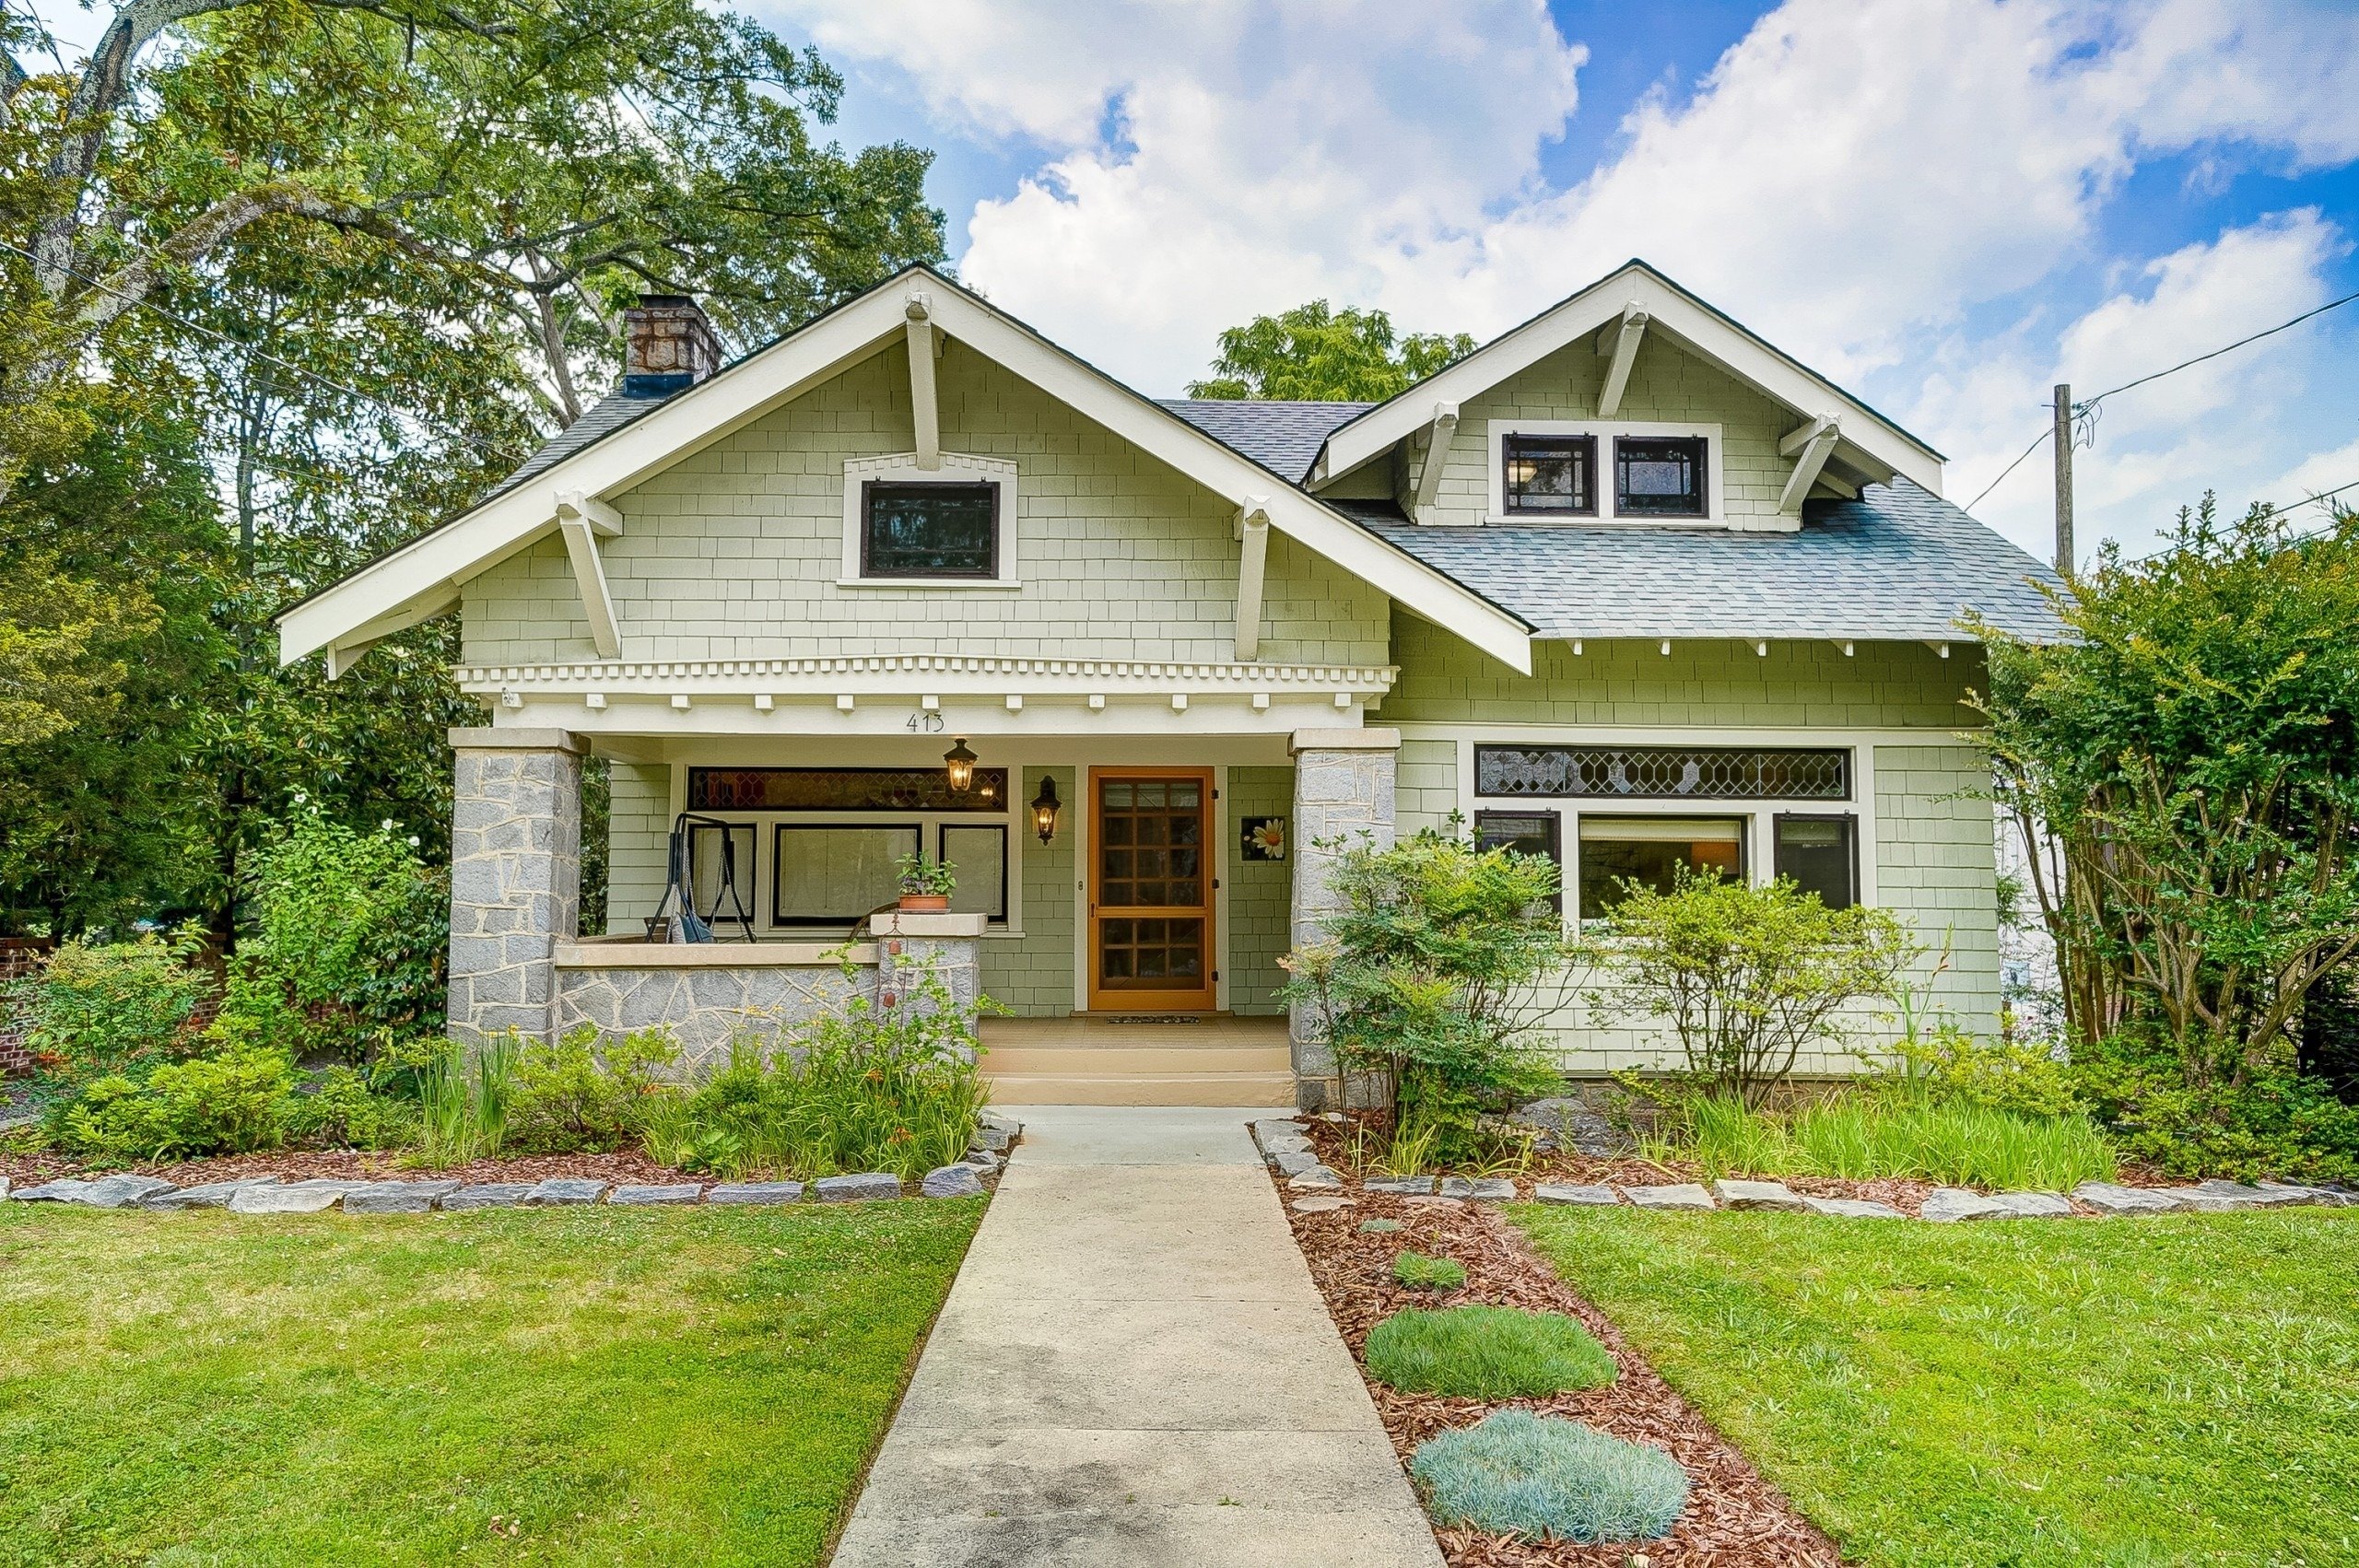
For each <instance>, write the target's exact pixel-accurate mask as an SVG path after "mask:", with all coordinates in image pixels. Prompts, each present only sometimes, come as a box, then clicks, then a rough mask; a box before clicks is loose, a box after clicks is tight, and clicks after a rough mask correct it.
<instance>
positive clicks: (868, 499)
mask: <svg viewBox="0 0 2359 1568" xmlns="http://www.w3.org/2000/svg"><path fill="white" fill-rule="evenodd" d="M929 490H930V491H936V492H940V491H946V490H960V491H976V490H980V491H982V492H984V493H985V495H987V496H988V497H989V498H990V502H991V512H990V517H991V549H990V554H989V556H987V558H986V559H985V561H984V569H983V570H981V571H884V570H880V569H878V568H877V566H876V564H875V544H876V501H877V498H878V497H879V496H880V495H886V494H892V493H916V492H923V491H929ZM1000 523H1001V519H1000V487H999V486H997V485H996V484H993V483H992V481H991V480H988V479H863V480H862V481H861V484H860V575H861V577H862V579H863V580H865V579H874V580H876V581H879V582H993V581H996V580H998V578H999V575H1000Z"/></svg>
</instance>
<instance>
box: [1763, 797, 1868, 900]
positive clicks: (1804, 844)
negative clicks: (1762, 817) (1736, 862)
mask: <svg viewBox="0 0 2359 1568" xmlns="http://www.w3.org/2000/svg"><path fill="white" fill-rule="evenodd" d="M1777 833H1778V848H1777V853H1776V855H1775V857H1774V861H1775V863H1774V866H1773V869H1774V870H1775V871H1776V872H1777V874H1778V875H1779V876H1784V877H1791V878H1793V880H1794V885H1795V886H1797V887H1799V888H1801V889H1802V891H1803V892H1804V893H1815V894H1817V895H1818V900H1819V902H1820V903H1822V904H1824V905H1825V906H1826V907H1828V908H1830V909H1848V908H1849V907H1851V906H1852V905H1854V904H1857V903H1858V902H1859V901H1860V836H1859V822H1858V820H1857V819H1856V818H1853V817H1848V816H1780V817H1778V820H1777Z"/></svg>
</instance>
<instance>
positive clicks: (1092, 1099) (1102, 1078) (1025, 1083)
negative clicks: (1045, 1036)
mask: <svg viewBox="0 0 2359 1568" xmlns="http://www.w3.org/2000/svg"><path fill="white" fill-rule="evenodd" d="M1093 1054H1095V1053H1093ZM983 1076H984V1077H985V1078H986V1079H988V1080H989V1081H990V1082H991V1086H992V1099H994V1100H996V1101H998V1102H999V1103H1000V1104H1001V1105H1003V1106H1291V1105H1293V1104H1294V1074H1293V1072H1292V1071H1285V1072H1186V1073H1165V1074H1144V1073H1121V1074H1109V1073H1100V1072H1088V1073H1083V1072H1052V1073H1033V1072H994V1071H989V1070H988V1069H987V1070H986V1071H984V1074H983Z"/></svg>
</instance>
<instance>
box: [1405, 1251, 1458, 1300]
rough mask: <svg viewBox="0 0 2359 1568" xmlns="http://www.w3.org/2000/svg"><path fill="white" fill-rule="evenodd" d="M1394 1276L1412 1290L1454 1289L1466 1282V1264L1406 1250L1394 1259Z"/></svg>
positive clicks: (1452, 1259)
mask: <svg viewBox="0 0 2359 1568" xmlns="http://www.w3.org/2000/svg"><path fill="white" fill-rule="evenodd" d="M1392 1277H1393V1279H1394V1280H1396V1281H1399V1282H1401V1283H1402V1284H1404V1285H1407V1286H1408V1287H1409V1288H1410V1289H1412V1290H1419V1291H1454V1290H1456V1289H1458V1287H1459V1286H1461V1285H1462V1284H1464V1283H1465V1282H1466V1265H1465V1264H1463V1263H1461V1262H1459V1261H1457V1260H1456V1259H1455V1258H1428V1257H1426V1255H1425V1254H1424V1253H1422V1252H1404V1253H1402V1254H1401V1255H1400V1256H1399V1257H1397V1258H1394V1259H1393V1260H1392Z"/></svg>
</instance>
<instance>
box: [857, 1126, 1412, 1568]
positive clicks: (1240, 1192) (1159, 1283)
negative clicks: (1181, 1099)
mask: <svg viewBox="0 0 2359 1568" xmlns="http://www.w3.org/2000/svg"><path fill="white" fill-rule="evenodd" d="M1011 1114H1012V1115H1014V1116H1015V1117H1018V1118H1020V1119H1021V1120H1022V1121H1023V1122H1024V1124H1025V1133H1024V1142H1023V1144H1022V1145H1021V1146H1020V1147H1019V1149H1018V1150H1017V1152H1016V1157H1015V1160H1014V1161H1013V1162H1011V1163H1010V1164H1009V1166H1008V1168H1007V1171H1006V1173H1005V1175H1004V1176H1003V1178H1002V1179H1001V1182H1000V1188H999V1195H998V1196H997V1197H996V1198H994V1199H992V1207H991V1212H990V1213H989V1215H988V1216H986V1217H985V1219H984V1221H983V1224H982V1228H981V1230H980V1232H978V1233H977V1235H976V1237H975V1244H974V1246H973V1249H972V1250H970V1251H969V1252H968V1255H967V1261H966V1264H965V1266H964V1267H963V1268H962V1269H960V1270H959V1272H958V1280H957V1284H956V1285H955V1286H954V1287H953V1288H952V1290H951V1293H950V1299H949V1302H948V1303H947V1305H945V1306H944V1308H943V1312H942V1318H941V1321H940V1322H939V1323H938V1324H936V1325H935V1327H934V1331H933V1339H932V1340H930V1341H929V1342H928V1344H927V1346H926V1350H925V1354H924V1356H923V1357H922V1358H921V1360H920V1361H919V1363H918V1369H917V1375H916V1377H915V1378H914V1379H913V1380H912V1381H911V1383H910V1391H909V1394H908V1396H907V1398H904V1399H903V1400H902V1402H901V1410H900V1414H899V1415H898V1417H897V1418H896V1419H895V1421H894V1422H893V1428H892V1431H891V1432H890V1433H887V1434H886V1439H885V1446H884V1449H883V1451H882V1452H881V1453H880V1454H878V1456H877V1458H876V1466H875V1469H874V1470H873V1471H872V1472H871V1473H870V1475H869V1478H868V1486H867V1490H866V1491H865V1492H863V1493H862V1494H861V1499H860V1503H859V1505H858V1507H857V1508H856V1509H855V1510H854V1512H853V1515H852V1519H851V1527H850V1528H849V1529H848V1530H847V1531H846V1533H845V1536H844V1540H843V1544H842V1545H841V1546H840V1547H839V1549H838V1550H837V1552H836V1557H835V1568H886V1565H887V1564H892V1565H896V1568H918V1565H923V1568H934V1565H936V1564H940V1565H942V1568H950V1565H952V1564H957V1565H958V1568H999V1565H1004V1568H1018V1565H1024V1568H1059V1565H1066V1564H1071V1565H1074V1568H1079V1565H1083V1564H1086V1565H1089V1568H1103V1565H1105V1564H1118V1565H1120V1568H1219V1565H1222V1564H1229V1563H1236V1564H1249V1563H1250V1564H1252V1565H1253V1568H1268V1565H1269V1564H1272V1563H1285V1564H1286V1568H1441V1554H1440V1552H1439V1551H1438V1550H1437V1549H1436V1547H1435V1545H1434V1540H1433V1535H1432V1532H1431V1531H1430V1530H1428V1529H1427V1527H1426V1521H1425V1515H1424V1514H1423V1513H1422V1512H1421V1511H1420V1510H1419V1508H1418V1506H1417V1503H1416V1500H1415V1498H1414V1496H1413V1495H1412V1494H1411V1492H1410V1490H1409V1483H1408V1480H1407V1479H1406V1478H1405V1477H1403V1476H1402V1473H1401V1468H1400V1466H1399V1464H1398V1463H1397V1462H1395V1460H1394V1458H1393V1457H1392V1446H1391V1442H1390V1441H1389V1440H1388V1439H1387V1438H1386V1436H1385V1433H1384V1428H1383V1427H1382V1426H1381V1425H1380V1424H1379V1422H1378V1421H1377V1418H1376V1409H1375V1407H1374V1406H1373V1405H1372V1404H1370V1403H1369V1402H1368V1398H1367V1389H1366V1388H1364V1387H1362V1386H1361V1383H1360V1378H1359V1374H1358V1372H1357V1370H1356V1369H1355V1368H1354V1366H1353V1364H1352V1358H1351V1353H1350V1352H1348V1351H1346V1350H1345V1349H1344V1341H1343V1340H1342V1339H1341V1338H1340V1337H1339V1336H1338V1335H1337V1334H1336V1332H1335V1328H1334V1325H1333V1324H1332V1323H1331V1322H1330V1321H1329V1320H1328V1317H1327V1312H1326V1308H1325V1307H1324V1306H1323V1305H1321V1304H1320V1299H1319V1294H1318V1292H1317V1291H1316V1289H1314V1288H1313V1286H1312V1285H1311V1282H1310V1273H1309V1270H1308V1269H1306V1268H1305V1267H1304V1266H1303V1261H1302V1255H1301V1253H1300V1252H1299V1251H1297V1249H1296V1246H1295V1244H1294V1237H1293V1235H1292V1234H1291V1233H1290V1232H1289V1230H1288V1229H1287V1226H1286V1221H1285V1213H1284V1212H1283V1211H1281V1210H1280V1208H1279V1206H1278V1199H1277V1197H1276V1194H1275V1193H1274V1192H1273V1190H1272V1188H1271V1185H1270V1180H1269V1177H1268V1176H1265V1175H1263V1174H1262V1165H1261V1162H1260V1160H1259V1158H1258V1157H1257V1156H1256V1154H1255V1153H1254V1151H1253V1147H1252V1144H1251V1141H1250V1139H1249V1137H1248V1135H1247V1133H1246V1130H1245V1121H1246V1118H1247V1117H1249V1116H1252V1115H1255V1114H1267V1113H1266V1112H1263V1113H1255V1112H1251V1111H1246V1110H1203V1109H1180V1108H1170V1109H1167V1108H1163V1107H1159V1106H1156V1107H1144V1106H1143V1107H1130V1106H1122V1107H1112V1106H1109V1107H1103V1108H1101V1107H1097V1106H1036V1107H1030V1108H1011Z"/></svg>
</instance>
